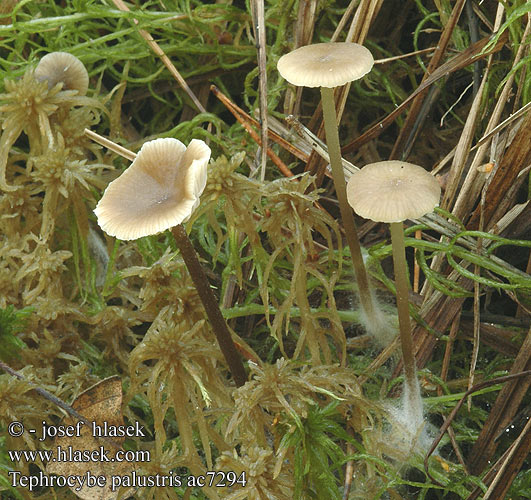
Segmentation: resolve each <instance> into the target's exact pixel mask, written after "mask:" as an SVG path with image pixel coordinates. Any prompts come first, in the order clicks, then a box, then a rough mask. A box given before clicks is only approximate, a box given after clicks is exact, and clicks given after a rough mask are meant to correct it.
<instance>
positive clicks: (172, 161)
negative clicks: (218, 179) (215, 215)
mask: <svg viewBox="0 0 531 500" xmlns="http://www.w3.org/2000/svg"><path fill="white" fill-rule="evenodd" d="M210 153H211V152H210V148H209V147H208V146H207V145H206V144H205V143H204V142H203V141H200V140H197V139H193V140H192V141H191V142H190V144H189V145H188V148H186V147H185V146H184V144H183V143H182V142H181V141H179V140H177V139H156V140H154V141H149V142H146V143H145V144H144V145H143V146H142V148H141V149H140V151H139V152H138V155H137V157H136V158H135V160H134V161H133V163H132V164H131V166H130V167H129V168H128V169H127V170H126V171H125V172H124V173H123V174H122V175H121V176H120V177H118V178H117V179H115V180H114V181H112V182H111V183H110V184H109V185H108V186H107V189H106V190H105V193H104V194H103V197H102V198H101V200H100V202H99V203H98V205H97V206H96V209H95V210H94V213H95V214H96V215H97V217H98V224H99V225H100V227H101V228H102V229H103V230H104V231H105V232H106V233H107V234H109V235H111V236H116V237H117V238H119V239H121V240H134V239H136V238H141V237H142V236H149V235H152V234H156V233H160V232H161V231H165V230H166V229H169V228H171V227H173V226H176V225H177V224H180V223H181V222H184V221H186V220H188V218H189V217H190V215H191V214H192V212H193V211H194V209H195V208H196V207H197V205H198V204H199V196H200V195H201V193H202V192H203V189H205V185H206V179H207V165H208V160H209V159H210Z"/></svg>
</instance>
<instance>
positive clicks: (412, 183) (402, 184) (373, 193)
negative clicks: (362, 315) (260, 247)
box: [347, 161, 441, 421]
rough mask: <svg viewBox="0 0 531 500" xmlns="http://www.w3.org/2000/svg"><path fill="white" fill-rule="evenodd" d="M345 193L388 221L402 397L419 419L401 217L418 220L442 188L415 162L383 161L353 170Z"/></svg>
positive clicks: (362, 210) (367, 213)
mask: <svg viewBox="0 0 531 500" xmlns="http://www.w3.org/2000/svg"><path fill="white" fill-rule="evenodd" d="M347 193H348V202H349V204H350V206H351V207H352V208H353V209H354V210H355V212H356V213H357V214H358V215H360V216H361V217H365V218H366V219H371V220H373V221H376V222H388V223H390V226H391V243H392V248H393V264H394V269H395V285H396V304H397V310H398V323H399V327H400V342H401V345H402V356H403V359H404V374H405V393H406V396H407V398H406V400H407V402H408V406H409V413H410V415H411V417H412V418H413V419H414V420H415V421H419V420H421V419H422V403H421V400H420V389H419V386H418V380H417V372H416V367H415V356H414V352H413V339H412V337H411V322H410V317H409V281H408V278H407V263H406V252H405V244H404V229H403V224H402V221H404V220H406V219H416V218H418V217H421V216H422V215H425V214H427V213H429V212H431V211H433V209H434V208H435V206H436V205H437V204H438V203H439V198H440V196H441V187H440V186H439V183H438V182H437V180H436V179H435V177H433V176H432V175H431V174H429V173H428V172H426V170H424V169H423V168H422V167H419V166H418V165H413V164H411V163H406V162H402V161H382V162H378V163H371V164H370V165H366V166H365V167H364V168H362V169H361V170H360V171H359V172H355V173H354V174H353V175H352V177H351V178H350V179H349V182H348V185H347Z"/></svg>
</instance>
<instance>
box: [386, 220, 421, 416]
mask: <svg viewBox="0 0 531 500" xmlns="http://www.w3.org/2000/svg"><path fill="white" fill-rule="evenodd" d="M390 226H391V243H392V247H393V264H394V269H395V286H396V308H397V310H398V324H399V327H400V342H401V344H402V357H403V359H404V375H405V382H406V391H407V398H408V400H409V407H410V411H411V413H412V414H413V415H414V416H415V417H418V416H419V415H422V403H421V401H420V393H419V389H418V381H417V369H416V367H415V355H414V353H413V338H412V336H411V320H410V317H409V282H408V278H407V264H406V247H405V243H404V227H403V224H402V222H392V223H391V224H390Z"/></svg>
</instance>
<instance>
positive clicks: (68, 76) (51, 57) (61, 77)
mask: <svg viewBox="0 0 531 500" xmlns="http://www.w3.org/2000/svg"><path fill="white" fill-rule="evenodd" d="M35 78H37V80H40V81H43V80H48V87H49V88H52V87H55V85H57V84H58V83H59V82H63V90H77V91H78V92H79V95H85V94H86V93H87V89H88V84H89V77H88V73H87V69H86V68H85V66H84V65H83V63H82V62H81V61H80V60H79V59H78V58H77V57H76V56H73V55H72V54H69V53H68V52H50V53H49V54H46V55H45V56H44V57H43V58H42V59H41V60H40V62H39V64H37V67H36V68H35Z"/></svg>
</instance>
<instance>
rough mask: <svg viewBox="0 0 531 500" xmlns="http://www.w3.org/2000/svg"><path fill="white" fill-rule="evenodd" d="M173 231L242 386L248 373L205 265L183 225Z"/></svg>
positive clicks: (228, 361)
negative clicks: (222, 312) (198, 256)
mask: <svg viewBox="0 0 531 500" xmlns="http://www.w3.org/2000/svg"><path fill="white" fill-rule="evenodd" d="M171 232H172V234H173V237H174V238H175V243H176V244H177V247H178V248H179V251H180V252H181V256H182V258H183V260H184V263H185V264H186V268H187V269H188V272H189V273H190V276H191V277H192V281H193V282H194V285H195V288H196V290H197V293H198V294H199V298H200V299H201V302H202V303H203V307H204V308H205V311H206V313H207V316H208V319H209V320H210V324H211V325H212V329H213V330H214V333H215V335H216V338H217V341H218V344H219V348H220V349H221V352H222V353H223V356H224V357H225V361H227V365H228V366H229V370H230V372H231V373H232V376H233V377H234V381H235V382H236V385H237V386H238V387H241V386H242V385H244V384H245V382H247V375H246V373H245V369H244V367H243V364H242V360H241V357H240V355H239V353H238V351H237V350H236V346H235V345H234V342H233V341H232V337H231V334H230V332H229V328H228V326H227V323H226V321H225V318H224V317H223V315H222V314H221V311H220V309H219V304H218V301H217V300H216V297H215V296H214V293H213V292H212V288H211V286H210V283H209V282H208V279H207V277H206V275H205V271H203V266H201V263H200V262H199V259H198V258H197V254H196V252H195V249H194V247H193V245H192V243H191V242H190V238H188V235H187V234H186V230H185V229H184V227H183V225H182V224H177V225H176V226H174V227H173V228H172V230H171Z"/></svg>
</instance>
